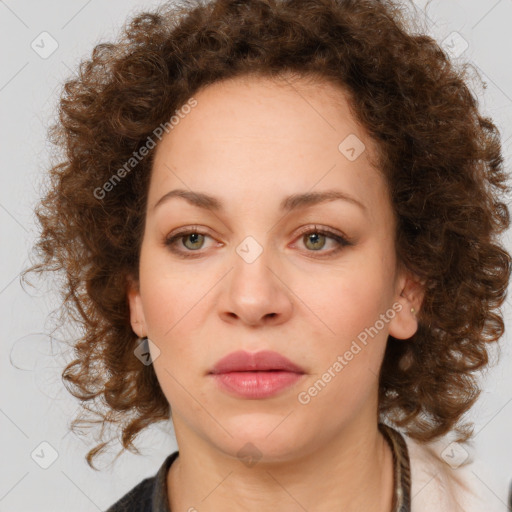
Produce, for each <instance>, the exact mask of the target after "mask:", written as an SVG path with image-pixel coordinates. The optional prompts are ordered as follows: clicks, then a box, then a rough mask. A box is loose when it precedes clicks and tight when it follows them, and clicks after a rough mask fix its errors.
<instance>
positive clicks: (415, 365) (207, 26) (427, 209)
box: [23, 0, 511, 467]
mask: <svg viewBox="0 0 512 512" xmlns="http://www.w3.org/2000/svg"><path fill="white" fill-rule="evenodd" d="M408 23H409V21H408V18H407V14H406V12H405V10H404V7H403V6H399V4H398V3H394V2H390V1H388V2H383V1H378V0H357V1H356V0H282V1H280V0H250V1H249V0H213V1H208V2H206V1H201V2H197V1H194V2H192V1H188V0H183V1H181V2H179V3H176V2H173V3H172V4H164V5H162V6H160V7H159V8H157V9H155V10H154V11H153V12H143V13H140V14H138V15H136V16H134V17H133V18H132V19H131V20H129V21H128V22H127V24H126V25H125V27H124V32H123V34H122V35H121V36H120V37H119V39H118V40H117V41H116V42H115V43H102V44H98V45H96V46H95V48H94V50H93V52H92V56H91V58H90V59H88V60H84V61H83V62H82V63H81V64H80V66H79V74H78V77H75V78H72V79H70V80H68V81H67V82H66V83H65V84H64V87H63V91H62V94H61V98H60V104H59V122H57V123H56V124H54V125H53V126H52V127H51V129H50V134H49V135H50V140H51V141H52V142H53V143H54V144H55V145H56V146H57V147H60V148H61V149H62V150H63V157H62V158H61V160H60V163H58V164H56V165H54V166H53V167H52V168H51V169H50V171H49V173H48V189H47V191H46V192H45V194H46V195H45V197H44V198H43V199H42V200H41V203H40V204H39V205H38V207H37V209H36V213H37V218H38V221H39V223H40V225H41V228H42V229H41V236H40V239H39V240H38V242H37V244H36V245H35V246H34V250H35V252H36V253H37V255H38V257H39V258H40V259H39V261H38V262H37V263H35V264H33V265H32V267H31V268H29V269H27V270H25V271H24V273H23V277H24V278H25V274H27V273H29V272H43V271H58V272H63V273H64V275H65V282H64V283H63V285H62V288H61V291H62V299H63V301H62V310H63V311H65V312H66V314H65V315H64V317H65V318H69V319H71V320H73V321H75V322H79V325H80V326H81V327H82V328H83V331H82V332H83V336H82V337H81V338H80V339H79V340H77V341H75V342H74V343H73V348H74V353H75V355H76V360H74V361H72V362H71V363H70V364H68V365H67V366H66V368H65V369H64V371H63V374H62V376H63V379H64V383H65V385H66V387H67V388H68V390H69V392H70V393H71V394H72V395H73V396H75V397H76V398H78V399H80V400H81V404H82V413H83V412H85V411H88V412H92V413H94V414H98V415H99V416H100V418H101V420H100V423H101V424H102V426H103V427H105V425H106V424H109V425H112V426H114V427H116V428H118V429H120V430H121V432H122V436H121V441H122V446H123V449H122V450H121V452H122V451H123V450H125V449H128V450H130V451H132V452H133V451H135V452H136V453H138V450H137V449H136V448H135V446H134V445H133V440H134V439H135V437H136V436H137V435H138V434H139V433H140V432H141V431H142V430H143V429H144V428H145V427H147V426H149V425H150V424H152V423H154V422H157V421H160V420H166V419H169V418H170V413H171V411H170V406H169V403H168V401H167V399H166V397H165V396H164V394H163V392H162V390H161V388H160V386H159V383H158V380H157V378H156V375H155V372H154V369H153V366H152V365H148V366H146V365H141V364H140V361H139V360H138V359H137V358H136V357H134V347H135V344H136V342H137V336H136V335H135V334H134V332H133V330H132V328H131V325H130V313H129V306H128V302H127V278H128V276H134V277H135V278H138V262H139V251H140V246H141V241H142V236H143V227H144V221H145V210H146V199H147V191H148V184H149V179H150V171H151V166H152V159H153V155H154V149H151V150H149V154H148V155H147V157H146V158H141V159H140V160H137V161H136V162H135V161H133V162H135V163H133V170H131V172H125V173H122V179H120V180H118V182H116V183H115V184H112V182H111V179H112V176H113V175H114V173H113V170H116V169H121V168H123V166H125V165H126V162H127V161H129V160H130V158H133V157H134V155H138V154H139V151H140V150H141V148H142V147H143V146H144V145H145V144H146V143H147V140H148V137H150V136H151V134H154V133H155V128H156V127H158V126H162V125H164V124H165V123H166V122H167V121H168V120H169V116H170V113H173V112H175V111H177V109H178V108H180V107H181V106H183V105H184V104H185V103H186V102H187V100H189V99H190V98H191V97H192V96H193V95H194V94H195V93H196V92H197V91H199V89H200V88H204V87H206V86H208V85H209V84H212V83H214V82H216V81H219V80H223V79H228V78H232V77H238V76H244V75H245V76H248V75H251V74H256V75H261V76H267V77H273V78H279V77H284V76H287V75H286V73H288V74H290V73H291V75H292V76H297V77H301V78H309V79H311V80H313V82H314V81H315V80H326V81H330V82H331V83H334V84H336V85H337V86H339V87H340V88H342V89H343V90H344V91H346V92H347V94H348V96H349V98H350V105H351V109H352V110H353V113H354V115H355V116H356V119H357V120H358V121H359V122H360V123H361V125H362V126H364V127H365V128H366V130H367V131H368V133H369V134H370V136H371V137H372V139H373V140H374V141H375V143H376V146H377V148H378V153H379V154H378V158H379V167H380V170H381V171H382V172H383V174H384V175H385V177H386V180H387V183H388V186H389V190H390V192H391V198H392V206H393V209H394V211H395V214H396V216H397V219H398V222H397V228H396V252H397V257H398V259H399V261H400V262H401V263H402V264H403V265H405V266H406V267H407V268H408V269H409V270H410V271H411V272H413V273H414V274H415V275H416V276H418V278H419V279H421V280H422V282H423V283H424V287H425V295H424V299H423V304H422V307H421V311H419V315H418V318H419V326H418V330H417V332H416V334H415V335H414V336H413V337H412V338H411V339H410V340H409V341H407V342H403V341H400V340H394V339H389V340H388V344H387V348H386V353H385V357H384V361H383V365H382V369H381V374H380V385H379V414H381V416H382V417H383V416H384V415H385V416H386V417H387V418H388V419H389V421H391V422H393V423H394V424H395V425H396V426H397V427H399V428H403V429H404V430H405V433H406V434H408V435H409V436H411V437H412V438H414V439H416V440H418V441H421V442H426V441H429V440H433V439H434V438H436V437H438V436H440V435H443V434H445V433H447V432H449V431H451V430H455V431H456V432H457V433H458V434H459V440H467V439H469V437H470V436H471V435H472V429H471V428H470V426H471V424H467V423H464V424H462V415H463V414H464V413H465V412H467V411H468V410H469V408H470V407H471V406H472V405H473V403H474V402H475V400H476V399H477V397H478V395H479V393H480V389H479V383H478V380H477V374H476V371H477V370H480V369H482V368H483V367H485V366H486V365H488V364H489V360H490V358H489V352H488V350H489V347H490V344H491V343H492V342H497V341H498V339H499V338H500V337H501V336H502V335H503V332H504V322H503V318H502V315H501V310H500V307H501V305H502V304H503V302H504V300H505V297H506V290H507V285H508V281H509V277H510V261H511V258H510V255H509V253H508V252H507V251H506V250H505V249H504V247H503V246H502V245H501V244H500V242H499V239H498V235H499V234H500V233H502V232H503V231H504V230H505V229H506V228H508V227H509V223H510V219H509V211H508V208H507V206H506V204H505V202H504V200H503V196H504V194H505V193H506V192H508V191H509V188H508V187H507V185H506V178H507V176H506V173H505V169H504V164H503V158H502V154H501V143H500V136H499V131H498V129H497V127H496V126H495V125H494V124H493V122H492V120H491V119H489V118H486V117H483V116H482V115H481V114H480V113H479V110H478V101H477V99H476V98H475V96H474V95H473V94H472V93H471V91H470V90H469V88H468V85H467V78H468V68H469V67H470V66H469V65H468V64H461V65H460V66H456V65H455V64H454V63H452V62H450V60H449V58H448V56H447V54H446V53H445V52H444V51H443V50H442V49H441V48H440V47H439V45H438V44H437V43H436V42H435V40H433V39H432V38H431V37H429V36H427V35H424V34H418V33H414V32H413V31H412V29H411V28H410V26H409V25H408ZM124 169H125V170H126V167H124ZM118 175H120V173H119V172H118ZM108 183H111V185H110V186H109V188H108V190H109V193H108V194H104V193H101V194H100V193H99V192H98V191H101V190H106V189H105V187H106V186H107V184H108ZM99 196H101V197H99ZM66 315H67V317H66ZM390 338H392V337H391V336H390ZM90 401H92V402H90ZM79 420H80V418H78V419H76V420H75V421H74V422H73V424H72V428H75V426H76V424H78V422H79ZM90 421H92V419H91V420H90ZM85 423H87V422H85ZM102 435H103V428H102ZM109 442H110V441H108V442H102V443H100V444H99V445H97V446H96V447H95V448H94V449H92V450H90V451H89V452H88V454H87V457H86V459H87V462H88V463H89V465H90V466H91V467H94V466H93V464H92V460H93V457H95V456H96V455H97V454H99V453H100V452H101V451H102V450H104V449H105V447H106V446H107V445H108V443H109Z"/></svg>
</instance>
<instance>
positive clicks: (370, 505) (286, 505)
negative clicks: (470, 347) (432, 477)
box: [167, 418, 394, 512]
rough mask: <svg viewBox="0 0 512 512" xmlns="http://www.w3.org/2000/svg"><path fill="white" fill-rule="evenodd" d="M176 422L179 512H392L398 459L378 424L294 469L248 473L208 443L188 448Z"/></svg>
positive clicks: (253, 468) (300, 459)
mask: <svg viewBox="0 0 512 512" xmlns="http://www.w3.org/2000/svg"><path fill="white" fill-rule="evenodd" d="M174 422H175V431H176V437H177V440H178V446H179V447H180V454H179V457H178V458H177V459H176V460H175V461H174V463H173V464H172V465H171V468H170V470H169V473H168V475H167V486H168V489H169V494H170V507H171V511H172V512H176V511H179V510H186V511H189V510H190V511H194V510H196V509H197V510H201V512H210V511H211V512H213V511H218V510H233V511H244V512H253V511H254V512H255V511H258V512H260V511H261V510H274V509H278V510H279V509H280V510H285V511H292V510H293V511H295V510H297V511H300V510H343V511H344V512H356V511H360V510H365V511H368V512H373V511H375V512H377V511H379V512H391V506H392V499H393V485H394V482H393V456H392V453H391V449H390V448H389V445H388V443H387V441H386V440H385V438H384V436H383V435H382V433H381V432H380V431H379V429H378V426H377V424H376V423H375V424H372V425H371V426H366V427H365V428H361V426H360V425H352V426H347V427H346V428H345V429H344V430H343V432H341V433H339V434H338V435H337V437H336V438H335V439H333V440H332V442H330V443H325V442H324V443H323V444H322V445H318V446H317V447H315V448H314V449H313V450H311V451H310V452H308V453H305V454H301V455H300V456H296V457H293V458H290V459H287V460H286V461H278V462H276V461H264V460H263V459H261V460H259V461H257V462H256V463H255V464H254V465H246V464H244V463H243V462H241V461H240V459H238V458H237V457H233V456H231V455H228V454H226V453H224V452H222V451H220V450H218V449H217V448H216V447H215V446H212V445H211V444H209V443H207V442H206V441H205V440H204V439H202V438H198V437H192V438H190V437H187V442H180V438H179V437H180V436H179V431H180V429H179V428H176V425H178V426H179V425H180V422H179V421H177V420H176V418H175V419H174ZM191 440H192V441H193V442H190V441H191ZM197 454H200V456H199V457H198V456H197Z"/></svg>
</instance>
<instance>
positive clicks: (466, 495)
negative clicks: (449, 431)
mask: <svg viewBox="0 0 512 512" xmlns="http://www.w3.org/2000/svg"><path fill="white" fill-rule="evenodd" d="M404 439H405V441H406V444H407V448H408V452H409V460H410V469H411V512H427V511H428V512H430V511H431V510H436V511H437V512H481V511H484V510H485V511H486V512H506V510H507V506H506V505H505V501H503V500H502V499H499V498H498V497H497V496H496V495H493V494H492V493H490V491H489V486H488V485H486V484H485V482H484V481H483V480H482V478H479V475H482V476H483V473H482V472H481V470H482V466H480V465H479V464H477V463H476V462H475V461H474V460H472V457H471V455H470V452H469V449H468V448H467V447H465V446H462V445H460V444H457V443H449V442H447V441H446V440H445V441H444V442H442V441H437V442H432V443H419V442H417V441H415V440H414V439H411V438H409V437H407V436H405V435H404ZM488 483H489V484H492V482H490V481H488ZM490 494H491V495H490Z"/></svg>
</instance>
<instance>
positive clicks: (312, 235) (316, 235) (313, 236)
mask: <svg viewBox="0 0 512 512" xmlns="http://www.w3.org/2000/svg"><path fill="white" fill-rule="evenodd" d="M305 238H306V246H308V242H309V241H310V240H311V241H312V242H313V244H315V243H318V240H319V239H320V240H322V239H323V241H324V242H325V235H322V234H321V233H310V234H308V235H305ZM320 245H321V247H318V246H316V247H309V248H312V249H313V250H318V249H322V247H323V245H324V244H320Z"/></svg>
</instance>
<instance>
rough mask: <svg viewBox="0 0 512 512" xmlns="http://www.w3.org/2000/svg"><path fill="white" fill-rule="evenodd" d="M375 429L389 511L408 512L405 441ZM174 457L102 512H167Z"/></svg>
mask: <svg viewBox="0 0 512 512" xmlns="http://www.w3.org/2000/svg"><path fill="white" fill-rule="evenodd" d="M379 429H380V430H381V432H382V433H383V434H384V437H385V438H386V440H387V441H388V443H389V445H390V447H391V451H392V453H393V464H394V482H395V492H394V496H393V511H394V512H410V510H411V473H410V462H409V454H408V450H407V445H406V443H405V439H404V438H403V436H402V434H400V432H398V431H396V430H394V429H392V428H391V427H389V426H388V425H384V424H383V423H379ZM178 455H179V452H177V451H176V452H174V453H171V454H170V455H169V456H167V458H166V459H165V460H164V462H163V464H162V465H161V466H160V469H159V470H158V472H157V473H156V475H155V476H153V477H151V478H146V479H144V480H142V482H140V483H139V484H137V485H136V486H135V487H134V488H133V489H131V490H130V491H129V492H128V493H126V494H125V495H124V496H123V497H122V498H121V499H120V500H119V501H117V502H116V503H114V504H113V505H112V506H111V507H110V508H109V509H108V510H107V511H106V512H171V510H170V508H169V495H168V494H167V472H168V471H169V468H170V466H171V464H172V463H173V462H174V460H175V459H176V458H177V457H178Z"/></svg>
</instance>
